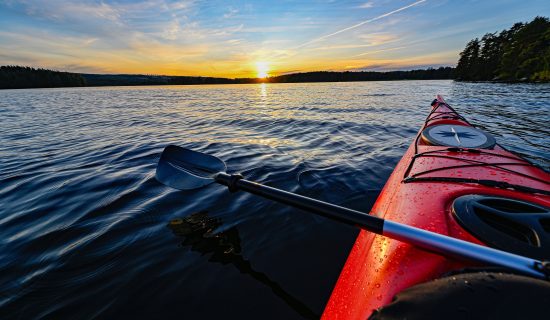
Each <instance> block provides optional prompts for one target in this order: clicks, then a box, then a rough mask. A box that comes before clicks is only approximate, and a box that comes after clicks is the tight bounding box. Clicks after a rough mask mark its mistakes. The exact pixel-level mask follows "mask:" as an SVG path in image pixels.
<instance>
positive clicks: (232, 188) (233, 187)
mask: <svg viewBox="0 0 550 320" xmlns="http://www.w3.org/2000/svg"><path fill="white" fill-rule="evenodd" d="M243 178H244V177H243V176H242V175H241V174H240V173H236V174H232V175H231V178H230V179H229V183H228V184H227V188H228V189H229V192H231V193H234V192H237V191H239V187H238V186H237V181H239V180H241V179H243Z"/></svg>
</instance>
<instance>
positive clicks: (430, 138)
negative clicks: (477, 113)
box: [422, 124, 496, 149]
mask: <svg viewBox="0 0 550 320" xmlns="http://www.w3.org/2000/svg"><path fill="white" fill-rule="evenodd" d="M422 138H423V139H424V141H426V142H427V143H429V144H431V145H436V146H447V147H462V148H481V149H490V148H492V147H493V146H494V145H495V143H496V141H495V138H493V137H492V136H491V135H490V134H488V133H487V132H484V131H481V130H479V129H476V128H474V127H469V126H457V125H452V124H440V125H436V126H431V127H427V128H426V129H424V131H422Z"/></svg>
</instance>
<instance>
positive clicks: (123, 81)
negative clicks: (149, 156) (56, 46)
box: [82, 74, 235, 87]
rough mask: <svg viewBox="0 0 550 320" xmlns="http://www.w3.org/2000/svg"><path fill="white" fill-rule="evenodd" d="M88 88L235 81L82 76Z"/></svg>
mask: <svg viewBox="0 0 550 320" xmlns="http://www.w3.org/2000/svg"><path fill="white" fill-rule="evenodd" d="M82 76H83V77H84V79H85V80H86V83H87V85H88V86H94V87H95V86H152V85H178V84H179V85H181V84H229V83H235V81H234V80H233V79H228V78H213V77H189V76H156V75H139V74H136V75H133V74H82Z"/></svg>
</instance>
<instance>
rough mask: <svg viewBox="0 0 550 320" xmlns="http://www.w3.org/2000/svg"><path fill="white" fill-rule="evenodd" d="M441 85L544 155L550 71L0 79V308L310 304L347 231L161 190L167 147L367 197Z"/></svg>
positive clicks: (140, 312) (545, 158)
mask: <svg viewBox="0 0 550 320" xmlns="http://www.w3.org/2000/svg"><path fill="white" fill-rule="evenodd" d="M437 93H439V94H443V95H444V96H445V97H446V98H447V99H448V102H449V103H451V104H452V105H453V106H455V107H456V108H457V109H458V110H459V111H460V112H461V113H462V114H464V115H465V116H466V117H467V118H468V119H470V120H471V121H472V122H473V123H474V124H477V125H479V126H481V127H483V128H485V129H486V130H487V131H489V132H491V133H493V134H494V135H495V136H496V137H497V139H498V141H499V142H500V143H502V144H503V145H505V146H506V147H508V148H510V149H512V150H513V151H516V152H519V153H521V154H523V155H525V156H527V157H529V158H530V159H531V160H533V161H534V162H536V163H538V164H540V165H541V166H543V167H545V168H550V163H549V158H550V143H549V142H550V141H549V138H548V137H549V136H550V129H549V128H548V126H547V123H548V122H549V120H550V112H548V111H549V110H550V109H549V105H548V102H549V101H550V86H549V85H533V84H515V85H508V84H467V83H454V82H451V81H395V82H392V81H388V82H363V83H357V82H355V83H318V84H260V85H219V86H171V87H107V88H63V89H32V90H3V91H0V125H1V127H2V130H1V131H0V140H1V141H2V142H3V143H2V144H0V168H1V170H0V201H1V205H0V230H2V237H1V238H0V292H1V294H0V314H2V318H14V319H15V318H24V319H27V318H32V319H35V318H36V319H38V318H55V319H62V318H70V319H73V318H79V319H80V318H96V317H102V318H117V317H131V316H134V317H139V318H153V317H155V318H181V317H182V316H183V315H185V316H186V317H188V318H199V317H200V318H221V317H235V318H237V317H239V318H240V317H243V316H245V317H249V318H273V319H279V318H285V319H292V318H302V317H305V318H315V317H317V316H318V315H319V314H320V313H321V312H322V310H323V306H324V304H325V302H326V300H327V299H328V296H329V295H330V292H331V289H332V286H333V285H334V283H335V281H336V279H337V277H338V274H339V271H340V269H341V267H342V265H343V263H344V261H345V259H346V255H347V253H348V252H349V249H350V248H351V245H352V244H353V241H354V238H355V236H356V234H357V230H356V229H355V228H351V227H348V226H344V225H342V224H339V223H335V222H331V221H328V220H326V219H324V218H321V217H316V216H312V215H309V214H305V213H303V212H300V211H298V210H295V209H291V208H288V207H285V206H283V205H280V204H277V203H274V202H270V201H266V200H261V199H258V198H257V197H255V196H252V195H250V194H246V193H242V192H239V193H235V194H230V193H229V192H228V191H226V190H224V189H223V188H220V187H218V186H215V185H211V186H208V187H205V188H203V189H200V190H194V191H185V192H181V191H176V190H172V189H169V188H167V187H164V186H162V185H160V184H159V183H157V182H156V181H155V179H154V170H155V166H156V162H157V161H158V157H159V154H160V152H161V151H162V149H163V148H164V147H165V146H166V145H168V144H177V145H181V146H184V147H188V148H192V149H196V150H198V151H203V152H208V153H211V154H213V155H216V156H219V157H221V158H222V159H223V160H224V161H226V162H227V164H228V167H229V168H230V171H231V172H241V173H243V174H244V175H245V176H247V177H249V178H250V179H252V180H256V181H259V182H262V183H266V184H268V185H271V186H274V187H278V188H282V189H285V190H288V191H292V192H297V193H300V194H303V195H307V196H311V197H315V198H318V199H323V200H325V201H330V202H333V203H336V204H340V205H345V206H348V207H351V208H354V209H357V210H363V211H368V210H369V208H370V206H371V205H372V204H373V202H374V201H375V199H376V196H377V194H378V192H379V190H380V189H381V188H382V186H383V185H384V183H385V181H386V179H387V177H388V176H389V174H390V173H391V171H392V170H393V167H394V166H395V164H396V163H397V161H398V160H399V158H400V157H401V155H402V154H403V152H404V151H405V149H406V148H407V147H408V146H409V144H410V142H411V139H412V138H413V137H414V135H415V134H416V132H417V130H418V127H419V126H420V125H421V123H422V121H423V120H424V118H425V117H426V115H427V113H428V111H429V103H430V101H431V99H432V98H433V96H434V95H435V94H437ZM171 221H176V225H173V224H171ZM167 226H168V227H167Z"/></svg>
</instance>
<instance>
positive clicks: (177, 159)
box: [156, 145, 227, 190]
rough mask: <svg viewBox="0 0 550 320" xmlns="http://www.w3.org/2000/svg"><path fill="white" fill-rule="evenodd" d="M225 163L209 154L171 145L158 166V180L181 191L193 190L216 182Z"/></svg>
mask: <svg viewBox="0 0 550 320" xmlns="http://www.w3.org/2000/svg"><path fill="white" fill-rule="evenodd" d="M226 168H227V167H226V166H225V163H224V162H223V161H222V160H220V159H218V158H216V157H214V156H211V155H208V154H204V153H200V152H196V151H193V150H189V149H185V148H182V147H178V146H174V145H170V146H167V147H166V148H164V151H163V152H162V154H161V156H160V160H159V163H158V165H157V174H156V178H157V180H158V181H159V182H160V183H162V184H165V185H167V186H169V187H172V188H175V189H179V190H191V189H196V188H200V187H203V186H205V185H208V184H210V183H212V182H214V177H215V175H216V174H217V173H219V172H225V170H226Z"/></svg>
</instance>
